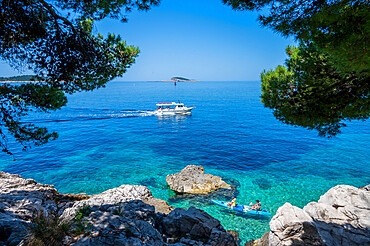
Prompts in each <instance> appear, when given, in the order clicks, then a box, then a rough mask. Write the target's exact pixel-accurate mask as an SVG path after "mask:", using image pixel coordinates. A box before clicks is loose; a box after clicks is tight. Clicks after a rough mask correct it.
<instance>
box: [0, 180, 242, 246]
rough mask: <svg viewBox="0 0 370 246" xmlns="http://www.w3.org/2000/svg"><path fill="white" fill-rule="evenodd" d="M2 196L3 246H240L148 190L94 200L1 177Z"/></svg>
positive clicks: (123, 189) (129, 189)
mask: <svg viewBox="0 0 370 246" xmlns="http://www.w3.org/2000/svg"><path fill="white" fill-rule="evenodd" d="M0 191H1V192H2V193H1V194H0V245H29V244H32V243H35V242H37V243H41V242H42V243H43V244H44V245H50V244H52V242H60V244H61V245H74V246H92V245H118V246H119V245H154V246H162V245H167V242H169V243H170V242H171V243H175V244H174V245H178V246H180V245H183V246H185V245H203V246H211V245H221V246H223V245H224V246H229V245H230V246H233V245H236V242H235V240H234V238H233V236H232V235H231V234H228V233H227V232H226V231H225V230H224V228H223V227H222V226H221V224H220V222H219V221H218V220H216V219H214V218H213V217H211V216H210V215H208V214H207V213H205V212H204V211H201V210H197V209H195V208H190V209H189V210H184V209H176V210H173V211H171V210H172V207H170V206H168V204H167V203H166V202H165V201H162V200H160V199H156V198H154V197H153V196H152V193H151V192H150V190H149V189H148V188H147V187H145V186H135V185H122V186H120V187H118V188H114V189H111V190H108V191H105V192H103V193H101V194H97V195H94V196H91V197H90V196H88V195H86V194H78V195H73V194H61V193H58V192H57V190H56V189H55V188H54V187H53V186H49V185H42V184H38V183H37V182H35V181H34V180H26V179H22V178H21V177H20V176H19V175H12V174H7V173H0ZM86 198H89V199H87V200H81V199H86ZM170 211H171V212H170ZM35 217H36V219H35ZM40 226H41V227H40ZM35 228H38V229H37V230H36V229H35ZM40 229H42V232H41V233H40ZM32 240H33V241H32ZM31 241H32V243H31Z"/></svg>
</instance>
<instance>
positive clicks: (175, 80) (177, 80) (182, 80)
mask: <svg viewBox="0 0 370 246" xmlns="http://www.w3.org/2000/svg"><path fill="white" fill-rule="evenodd" d="M162 81H163V82H189V81H191V82H194V81H199V80H195V79H187V78H184V77H172V78H171V80H162Z"/></svg>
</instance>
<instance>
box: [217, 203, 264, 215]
mask: <svg viewBox="0 0 370 246" xmlns="http://www.w3.org/2000/svg"><path fill="white" fill-rule="evenodd" d="M212 202H213V203H214V204H216V205H218V206H220V207H223V208H226V209H228V210H233V211H238V212H242V213H247V214H254V215H271V213H269V212H267V211H266V210H265V209H262V210H254V209H250V206H248V205H241V204H237V205H236V206H235V207H230V206H229V205H226V203H227V202H224V201H218V200H212Z"/></svg>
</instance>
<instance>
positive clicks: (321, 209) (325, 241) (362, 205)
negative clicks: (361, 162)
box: [253, 185, 370, 246]
mask: <svg viewBox="0 0 370 246" xmlns="http://www.w3.org/2000/svg"><path fill="white" fill-rule="evenodd" d="M369 211H370V191H367V190H366V189H358V188H355V187H352V186H348V185H338V186H335V187H333V188H331V189H330V190H329V191H328V192H326V193H325V194H324V195H322V196H321V198H320V200H319V201H318V202H311V203H309V204H307V205H306V206H305V207H304V208H303V209H300V208H297V207H295V206H292V205H291V204H289V203H286V204H284V205H283V206H282V207H280V208H279V209H278V211H277V212H276V214H275V216H274V217H273V218H272V219H271V221H270V229H271V231H270V232H268V233H267V234H265V235H264V236H263V237H262V238H261V239H259V240H254V241H253V243H254V244H256V245H279V246H280V245H281V246H285V245H329V246H331V245H333V246H334V245H335V246H336V245H353V246H360V245H370V212H369ZM266 235H268V238H267V237H266Z"/></svg>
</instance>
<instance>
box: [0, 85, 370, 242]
mask: <svg viewBox="0 0 370 246" xmlns="http://www.w3.org/2000/svg"><path fill="white" fill-rule="evenodd" d="M179 99H180V100H181V101H182V102H184V103H185V105H186V106H196V109H194V110H193V115H192V116H179V117H157V116H154V115H153V110H155V108H156V106H155V103H156V102H172V101H177V100H179ZM25 121H27V122H34V123H36V124H38V125H42V126H46V127H48V128H49V130H51V131H57V132H58V133H59V138H58V139H57V140H56V141H53V142H51V143H48V144H46V145H44V146H41V147H35V148H33V149H31V150H30V151H28V152H22V151H17V150H16V149H12V150H13V152H14V153H15V158H16V160H15V161H14V160H13V158H12V157H10V156H6V155H4V154H2V156H1V159H0V169H1V170H3V171H5V172H10V173H16V174H20V175H22V176H23V177H24V178H32V179H35V180H36V181H38V182H40V183H47V184H54V185H55V187H56V188H57V189H58V190H59V191H60V192H64V193H79V192H85V193H88V194H96V193H100V192H102V191H105V190H107V189H110V188H113V187H117V186H120V185H122V184H134V185H145V186H147V187H149V188H150V190H151V191H152V193H153V195H154V196H155V197H157V198H160V199H164V200H167V201H168V202H169V203H170V204H171V205H173V206H176V207H189V206H195V207H197V208H200V209H203V210H205V211H206V212H208V213H209V214H211V215H212V216H214V217H215V218H217V219H218V220H220V221H221V223H222V225H223V226H224V227H225V228H226V229H231V230H236V231H238V232H239V233H240V236H241V238H242V239H243V241H244V242H245V241H246V240H250V239H253V238H258V237H261V236H262V235H263V233H264V232H266V231H267V230H269V221H270V219H271V217H267V218H261V217H255V216H249V215H244V214H238V213H231V212H229V211H226V210H223V209H222V208H220V207H217V206H216V205H213V204H212V203H211V202H210V199H211V198H219V199H228V196H230V194H217V195H214V196H212V197H187V198H181V197H180V198H177V197H173V196H174V195H175V194H174V193H173V192H172V191H170V190H169V189H168V187H167V186H166V180H165V179H166V175H167V174H172V173H176V172H179V171H180V170H181V169H183V168H184V167H185V166H187V165H190V164H192V165H202V166H203V167H204V168H205V170H206V173H211V174H214V175H218V176H221V177H223V178H224V179H225V180H226V181H229V182H231V183H233V184H234V185H236V186H237V192H236V195H237V201H238V203H249V202H251V201H254V200H255V199H259V200H260V201H261V202H262V205H263V207H264V208H265V209H267V210H268V211H271V212H272V213H273V214H274V213H275V212H276V210H277V209H278V208H279V207H280V206H282V205H283V204H284V203H285V202H289V203H291V204H293V205H295V206H298V207H303V206H304V205H306V204H307V203H308V202H310V201H317V200H318V199H319V198H320V195H322V194H324V193H325V192H326V191H327V190H328V189H329V188H331V187H333V186H335V185H338V184H348V185H353V186H357V187H358V186H364V185H366V184H369V183H370V161H369V156H370V149H369V148H368V143H369V140H370V138H369V130H370V124H369V121H365V122H364V121H355V122H349V123H348V127H346V128H343V133H342V134H341V135H339V136H338V137H335V138H331V139H325V138H320V137H317V132H314V131H309V130H305V129H302V128H297V127H293V126H288V125H285V124H282V123H281V122H279V121H278V120H276V119H275V118H274V117H273V115H272V112H271V110H269V109H266V108H264V107H263V104H262V103H261V102H260V83H259V82H191V83H190V82H189V83H177V86H176V87H175V86H174V85H173V84H172V83H159V82H110V83H109V84H108V85H107V87H106V88H103V89H99V90H96V91H93V92H84V93H79V94H74V95H72V96H70V97H69V102H68V105H67V106H66V107H64V108H63V109H62V110H59V111H56V112H52V113H51V114H35V115H32V116H31V117H29V119H25ZM13 144H14V143H13V142H12V141H10V143H9V147H11V148H12V147H14V145H13Z"/></svg>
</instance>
